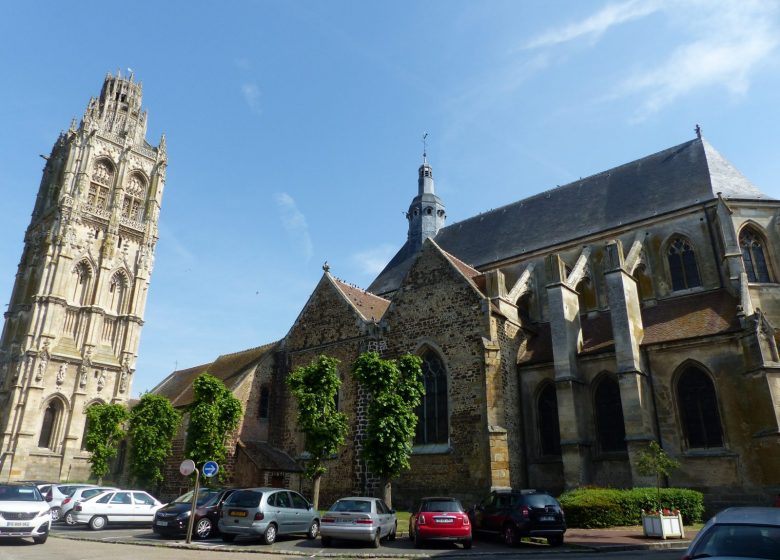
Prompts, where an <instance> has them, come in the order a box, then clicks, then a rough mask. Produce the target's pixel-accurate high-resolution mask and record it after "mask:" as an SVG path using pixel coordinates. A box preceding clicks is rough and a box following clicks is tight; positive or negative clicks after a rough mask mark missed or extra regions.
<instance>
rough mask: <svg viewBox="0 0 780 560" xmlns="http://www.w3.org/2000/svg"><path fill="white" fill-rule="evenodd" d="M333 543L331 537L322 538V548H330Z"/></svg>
mask: <svg viewBox="0 0 780 560" xmlns="http://www.w3.org/2000/svg"><path fill="white" fill-rule="evenodd" d="M332 542H333V539H332V538H331V537H322V546H330V545H331V543H332Z"/></svg>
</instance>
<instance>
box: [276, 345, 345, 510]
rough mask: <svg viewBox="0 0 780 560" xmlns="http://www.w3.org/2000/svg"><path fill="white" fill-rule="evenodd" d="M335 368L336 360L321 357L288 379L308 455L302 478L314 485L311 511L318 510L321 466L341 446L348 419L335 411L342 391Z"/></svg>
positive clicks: (296, 370) (323, 472)
mask: <svg viewBox="0 0 780 560" xmlns="http://www.w3.org/2000/svg"><path fill="white" fill-rule="evenodd" d="M338 364H339V361H338V360H337V359H336V358H331V357H329V356H320V357H319V358H317V359H316V360H315V361H313V362H312V363H311V364H309V365H307V366H301V367H299V368H296V369H295V371H293V372H292V373H291V374H290V375H289V376H288V377H287V386H288V387H289V388H290V392H291V393H292V394H293V396H294V397H295V399H296V400H297V401H298V427H299V428H300V430H301V431H302V432H303V435H304V440H305V442H304V448H305V449H306V451H308V453H309V455H310V458H309V461H308V462H307V463H306V471H305V473H304V474H305V476H306V477H307V478H310V479H311V480H312V481H313V482H314V490H313V496H312V500H313V501H314V509H318V507H319V501H320V479H321V478H322V475H323V474H325V471H326V468H325V465H324V462H325V460H326V459H327V458H329V457H330V456H331V455H334V454H335V453H336V452H338V449H339V447H341V446H342V445H344V438H345V437H346V435H347V416H346V414H344V413H343V412H339V411H338V409H337V408H336V395H337V394H338V390H339V387H341V379H339V374H338V370H337V367H338Z"/></svg>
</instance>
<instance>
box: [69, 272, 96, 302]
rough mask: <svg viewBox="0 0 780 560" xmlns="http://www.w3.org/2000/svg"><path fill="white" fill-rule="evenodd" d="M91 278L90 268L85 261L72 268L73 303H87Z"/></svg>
mask: <svg viewBox="0 0 780 560" xmlns="http://www.w3.org/2000/svg"><path fill="white" fill-rule="evenodd" d="M91 280H92V270H91V269H90V267H89V266H88V265H87V263H85V262H81V263H79V264H77V265H76V268H74V269H73V296H72V298H71V300H72V302H73V304H74V305H89V285H90V282H91Z"/></svg>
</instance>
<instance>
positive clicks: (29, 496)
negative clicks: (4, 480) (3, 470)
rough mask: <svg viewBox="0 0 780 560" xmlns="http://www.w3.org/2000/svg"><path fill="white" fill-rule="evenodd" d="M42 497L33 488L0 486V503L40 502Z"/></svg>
mask: <svg viewBox="0 0 780 560" xmlns="http://www.w3.org/2000/svg"><path fill="white" fill-rule="evenodd" d="M42 501H43V497H41V493H40V492H38V489H37V488H36V487H35V486H4V485H0V502H42Z"/></svg>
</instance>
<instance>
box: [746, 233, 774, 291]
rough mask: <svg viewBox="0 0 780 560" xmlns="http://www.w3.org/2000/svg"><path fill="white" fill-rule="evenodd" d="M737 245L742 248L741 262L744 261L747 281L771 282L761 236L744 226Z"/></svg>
mask: <svg viewBox="0 0 780 560" xmlns="http://www.w3.org/2000/svg"><path fill="white" fill-rule="evenodd" d="M739 246H740V247H741V248H742V262H744V263H745V272H747V277H748V281H749V282H771V280H770V278H769V267H768V266H767V264H766V256H765V255H764V243H763V240H762V239H761V237H760V236H759V235H758V234H757V233H756V232H755V231H753V230H752V229H750V228H746V229H744V230H743V231H742V233H740V234H739Z"/></svg>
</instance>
